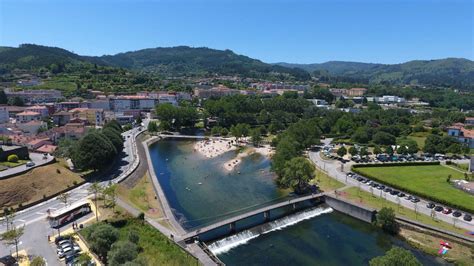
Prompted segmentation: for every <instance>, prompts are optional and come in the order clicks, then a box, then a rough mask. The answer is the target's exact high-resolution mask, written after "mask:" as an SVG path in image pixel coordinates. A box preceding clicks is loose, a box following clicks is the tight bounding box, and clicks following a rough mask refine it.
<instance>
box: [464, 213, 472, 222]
mask: <svg viewBox="0 0 474 266" xmlns="http://www.w3.org/2000/svg"><path fill="white" fill-rule="evenodd" d="M463 219H464V221H468V222H470V221H472V216H471V215H469V214H466V215H464V218H463Z"/></svg>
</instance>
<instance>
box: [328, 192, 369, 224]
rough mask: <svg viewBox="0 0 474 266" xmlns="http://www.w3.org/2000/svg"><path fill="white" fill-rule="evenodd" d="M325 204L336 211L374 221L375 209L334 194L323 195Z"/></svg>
mask: <svg viewBox="0 0 474 266" xmlns="http://www.w3.org/2000/svg"><path fill="white" fill-rule="evenodd" d="M325 202H326V204H327V205H328V206H329V207H331V208H333V209H334V210H336V211H339V212H342V213H344V214H347V215H349V216H352V217H354V218H357V219H359V220H362V221H365V222H368V223H372V222H374V221H375V214H376V213H377V211H376V210H374V209H371V208H367V207H364V206H361V205H356V204H354V203H352V202H349V201H346V200H343V199H341V198H337V197H336V196H334V195H327V194H326V195H325Z"/></svg>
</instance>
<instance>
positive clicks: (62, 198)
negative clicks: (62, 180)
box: [58, 192, 71, 206]
mask: <svg viewBox="0 0 474 266" xmlns="http://www.w3.org/2000/svg"><path fill="white" fill-rule="evenodd" d="M70 197H71V195H69V193H67V192H64V193H61V194H59V196H58V200H59V201H60V202H62V203H64V205H66V206H67V203H68V201H69V198H70Z"/></svg>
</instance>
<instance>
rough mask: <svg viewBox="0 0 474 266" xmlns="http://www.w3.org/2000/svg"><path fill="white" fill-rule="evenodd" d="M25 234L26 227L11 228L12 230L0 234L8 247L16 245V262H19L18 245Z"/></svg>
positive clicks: (0, 238) (0, 237)
mask: <svg viewBox="0 0 474 266" xmlns="http://www.w3.org/2000/svg"><path fill="white" fill-rule="evenodd" d="M24 233H25V226H22V227H18V228H17V227H15V226H12V227H10V230H8V231H6V232H4V233H2V234H0V240H1V241H3V242H5V244H7V245H15V249H16V260H17V261H18V244H19V243H20V238H21V237H22V236H23V234H24Z"/></svg>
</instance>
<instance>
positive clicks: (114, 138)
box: [102, 127, 124, 153]
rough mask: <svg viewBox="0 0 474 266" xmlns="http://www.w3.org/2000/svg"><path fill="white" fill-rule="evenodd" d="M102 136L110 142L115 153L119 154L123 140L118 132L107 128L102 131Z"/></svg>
mask: <svg viewBox="0 0 474 266" xmlns="http://www.w3.org/2000/svg"><path fill="white" fill-rule="evenodd" d="M102 134H104V136H105V137H106V138H107V139H108V140H110V142H111V143H112V145H114V148H115V150H116V151H117V153H120V152H121V151H122V150H123V143H124V140H123V137H122V135H121V134H120V132H119V131H117V130H116V129H112V128H111V127H108V128H104V129H103V130H102Z"/></svg>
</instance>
